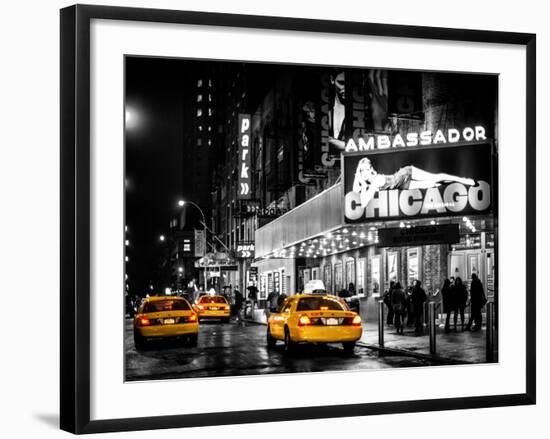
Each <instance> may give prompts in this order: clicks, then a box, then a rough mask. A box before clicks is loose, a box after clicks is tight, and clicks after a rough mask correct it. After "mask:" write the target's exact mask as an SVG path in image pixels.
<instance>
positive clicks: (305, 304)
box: [296, 297, 344, 311]
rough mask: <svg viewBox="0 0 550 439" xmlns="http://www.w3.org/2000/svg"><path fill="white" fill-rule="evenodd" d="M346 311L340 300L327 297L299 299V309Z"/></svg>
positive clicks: (297, 308)
mask: <svg viewBox="0 0 550 439" xmlns="http://www.w3.org/2000/svg"><path fill="white" fill-rule="evenodd" d="M325 309H326V310H331V311H344V307H343V306H342V304H341V303H340V302H338V301H337V300H334V299H329V298H327V297H303V298H301V299H300V300H299V302H298V306H297V307H296V310H297V311H319V310H325Z"/></svg>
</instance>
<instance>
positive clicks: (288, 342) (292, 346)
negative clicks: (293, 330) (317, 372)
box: [285, 327, 296, 353]
mask: <svg viewBox="0 0 550 439" xmlns="http://www.w3.org/2000/svg"><path fill="white" fill-rule="evenodd" d="M295 350H296V343H294V342H293V341H292V338H291V337H290V330H289V329H288V327H285V351H287V352H288V353H292V352H295Z"/></svg>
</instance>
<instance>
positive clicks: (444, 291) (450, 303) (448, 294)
mask: <svg viewBox="0 0 550 439" xmlns="http://www.w3.org/2000/svg"><path fill="white" fill-rule="evenodd" d="M453 293H454V288H452V287H451V281H450V280H449V279H445V281H444V282H443V287H442V288H441V297H442V300H443V313H445V314H447V316H446V317H445V332H447V333H448V332H451V313H452V312H454V313H455V316H456V309H457V308H456V304H455V298H454V294H453Z"/></svg>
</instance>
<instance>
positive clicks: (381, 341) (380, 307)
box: [378, 300, 385, 347]
mask: <svg viewBox="0 0 550 439" xmlns="http://www.w3.org/2000/svg"><path fill="white" fill-rule="evenodd" d="M384 306H385V304H384V301H383V300H379V301H378V345H379V346H380V347H384Z"/></svg>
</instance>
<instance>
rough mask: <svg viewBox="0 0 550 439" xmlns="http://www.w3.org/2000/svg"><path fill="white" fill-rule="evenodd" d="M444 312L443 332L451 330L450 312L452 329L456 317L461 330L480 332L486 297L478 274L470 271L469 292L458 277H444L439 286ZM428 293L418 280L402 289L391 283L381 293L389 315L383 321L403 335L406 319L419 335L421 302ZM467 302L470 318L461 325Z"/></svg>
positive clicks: (455, 322) (421, 327)
mask: <svg viewBox="0 0 550 439" xmlns="http://www.w3.org/2000/svg"><path fill="white" fill-rule="evenodd" d="M441 297H442V305H443V313H445V314H446V318H445V332H447V333H448V332H450V331H451V315H453V322H454V328H453V329H454V331H455V332H456V331H457V323H458V316H459V315H460V323H461V329H462V331H465V330H466V331H479V330H480V329H481V324H482V316H481V310H482V309H483V306H485V304H486V303H487V298H486V296H485V292H484V290H483V285H482V284H481V281H480V280H479V277H478V276H477V274H475V273H473V274H472V282H471V284H470V291H469V293H468V288H467V287H466V285H465V284H464V282H463V281H462V279H461V278H460V277H457V278H456V279H455V278H451V279H445V281H444V283H443V287H442V289H441ZM427 298H428V297H427V295H426V292H425V291H424V289H423V288H422V282H420V281H419V280H417V281H416V282H415V284H414V286H413V287H412V288H411V289H410V290H409V291H405V290H404V289H403V287H402V286H401V283H400V282H396V281H392V282H390V288H389V290H387V291H386V292H385V293H384V296H383V301H384V303H385V304H386V306H387V307H388V316H387V320H386V323H387V324H388V325H395V329H396V331H397V333H398V334H403V331H404V326H405V319H406V318H407V319H408V320H407V321H408V323H409V324H413V323H414V326H415V333H416V334H422V332H423V328H424V323H423V313H424V304H425V302H426V300H427ZM468 304H469V305H470V306H471V308H470V318H469V320H468V323H467V324H466V325H464V322H465V319H464V311H465V309H466V307H467V306H468Z"/></svg>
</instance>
